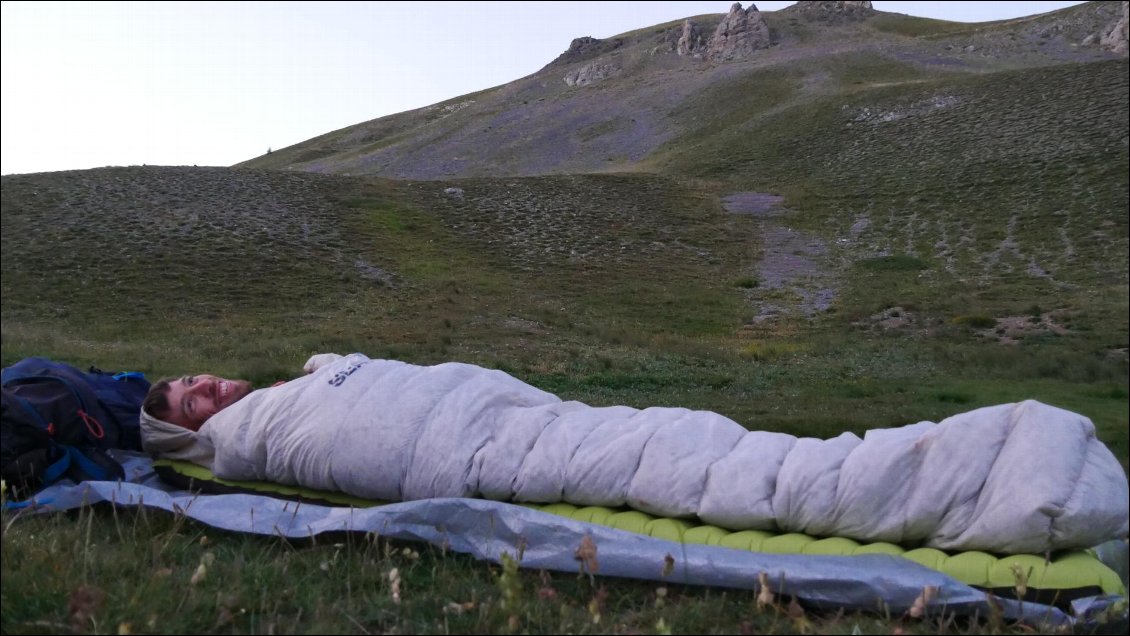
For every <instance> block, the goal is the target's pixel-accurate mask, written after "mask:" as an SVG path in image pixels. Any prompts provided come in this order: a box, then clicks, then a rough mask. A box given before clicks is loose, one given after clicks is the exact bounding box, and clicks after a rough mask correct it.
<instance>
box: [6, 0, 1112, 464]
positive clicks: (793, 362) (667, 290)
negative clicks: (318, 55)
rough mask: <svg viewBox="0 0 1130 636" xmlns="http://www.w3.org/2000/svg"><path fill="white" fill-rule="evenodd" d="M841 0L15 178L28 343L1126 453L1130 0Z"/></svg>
mask: <svg viewBox="0 0 1130 636" xmlns="http://www.w3.org/2000/svg"><path fill="white" fill-rule="evenodd" d="M820 6H823V5H808V6H805V7H798V8H794V9H789V10H784V11H779V12H775V13H765V14H764V16H763V18H764V20H765V23H766V25H767V28H766V29H763V30H761V31H757V30H756V29H753V30H752V31H751V32H754V33H758V32H760V33H762V34H768V36H767V39H765V40H763V41H761V42H760V44H758V43H756V42H754V44H753V45H751V46H752V47H753V48H752V49H751V51H752V52H751V53H750V54H749V56H748V57H746V58H740V59H730V60H726V61H721V60H718V59H711V57H710V56H711V55H737V53H735V51H738V50H739V49H740V47H738V48H731V49H725V50H722V49H718V50H713V49H710V48H709V46H708V45H707V44H706V42H707V40H706V39H705V38H699V39H695V38H694V37H688V38H684V37H683V35H688V34H689V35H690V36H693V35H694V34H695V33H698V34H700V35H701V34H703V33H711V32H713V31H714V28H715V27H714V25H716V24H717V23H718V22H719V21H720V20H722V19H724V18H723V16H720V15H713V16H699V17H696V18H694V19H693V22H694V24H695V25H697V27H696V26H694V25H690V26H688V24H687V23H685V22H681V21H680V22H677V23H671V24H666V25H658V26H656V27H651V28H646V29H641V30H639V31H634V32H631V33H627V34H623V35H622V36H618V37H616V38H611V39H609V40H604V41H598V40H592V39H583V38H582V39H578V40H577V41H575V42H574V45H573V46H572V47H570V49H569V50H568V51H566V53H565V54H563V55H562V56H561V57H560V58H558V59H557V60H554V61H552V62H550V63H549V64H547V66H546V67H545V68H544V69H542V70H541V71H539V72H538V73H536V74H535V75H533V76H531V77H528V78H523V79H521V80H518V81H516V82H514V83H512V84H508V85H506V86H502V87H498V88H496V89H492V90H490V91H485V92H483V93H480V94H476V95H469V96H464V97H461V98H457V99H454V100H450V101H449V102H445V103H443V104H438V105H436V106H433V107H430V108H426V109H421V110H418V111H413V112H410V113H402V114H400V115H395V116H393V117H387V118H382V119H379V120H374V121H372V122H367V123H364V124H359V125H357V126H354V127H350V128H347V129H344V130H342V131H336V132H332V133H328V134H326V135H323V136H322V137H319V138H317V139H314V140H311V141H310V142H306V143H304V144H299V145H298V146H295V147H292V148H287V149H282V150H279V151H276V152H274V153H272V154H271V155H269V156H267V157H262V158H259V159H256V160H253V161H250V162H247V163H246V164H243V165H241V166H239V167H235V168H230V169H228V168H172V167H168V168H159V167H129V168H106V169H99V170H88V171H75V172H59V173H43V174H32V175H9V176H5V177H3V181H2V205H3V216H2V227H0V230H2V248H3V268H2V270H3V271H2V274H3V276H2V282H0V292H2V299H3V304H2V314H3V321H4V330H3V358H4V360H3V362H4V363H5V364H8V363H11V362H12V361H14V360H16V359H18V358H20V357H23V356H25V355H33V354H36V355H53V356H55V357H60V358H64V359H71V360H75V361H76V362H79V363H91V364H98V365H100V366H106V367H115V366H116V367H129V368H140V369H141V370H143V371H147V372H149V373H154V374H167V373H180V372H183V371H184V370H185V369H186V368H192V369H203V368H207V369H211V370H215V371H217V372H221V373H226V374H231V375H246V376H251V377H253V378H255V379H257V380H259V381H264V382H265V381H269V380H272V379H277V378H278V377H286V376H288V375H289V374H290V373H291V372H292V369H293V368H294V366H295V365H296V364H298V363H300V362H301V360H302V359H304V358H305V356H306V355H308V354H309V352H311V351H314V350H338V351H345V350H350V351H352V350H360V351H365V352H367V353H371V354H374V355H381V356H389V357H398V358H403V359H408V360H413V361H419V362H437V361H441V360H450V359H457V360H464V361H468V362H476V363H479V364H484V365H487V366H492V367H497V368H503V369H507V370H510V371H512V372H514V373H515V374H517V375H519V376H520V377H522V378H523V379H526V380H528V381H531V382H534V383H535V384H538V385H539V386H542V387H544V388H547V389H549V390H553V391H556V392H559V393H561V394H562V395H563V396H565V397H569V398H574V399H581V400H585V401H589V402H592V403H600V404H613V403H626V404H633V405H637V406H646V405H650V404H669V405H681V406H690V407H699V408H709V409H712V410H717V411H720V412H723V413H725V414H727V415H729V416H731V417H733V418H734V419H736V420H738V421H740V422H743V423H745V424H747V425H749V426H756V427H760V428H771V429H778V430H788V431H792V432H796V433H802V434H806V435H830V434H835V433H837V432H839V431H841V430H844V429H851V430H857V431H858V430H863V429H865V428H870V427H875V426H889V425H897V424H902V423H906V422H910V421H916V420H919V419H937V418H940V417H944V416H946V415H948V414H950V413H954V412H958V411H964V410H968V409H970V408H973V407H975V406H977V405H981V404H990V403H995V402H1001V401H1011V400H1017V399H1024V398H1029V397H1035V398H1037V399H1043V400H1045V401H1048V402H1052V403H1055V404H1058V405H1062V406H1065V407H1067V408H1072V409H1075V410H1078V411H1081V412H1084V413H1087V414H1088V415H1090V416H1091V417H1093V418H1094V419H1095V420H1096V422H1098V423H1099V425H1100V428H1101V430H1102V435H1103V436H1104V439H1107V440H1108V441H1109V442H1110V443H1112V444H1113V445H1114V446H1115V448H1116V450H1117V452H1118V453H1119V454H1120V456H1121V457H1123V458H1125V457H1126V455H1127V453H1128V451H1127V446H1128V442H1127V429H1128V410H1130V408H1128V406H1127V400H1126V396H1127V389H1128V386H1130V385H1128V381H1127V375H1128V366H1130V365H1128V362H1127V359H1128V358H1127V346H1128V345H1127V341H1128V334H1130V325H1128V321H1130V318H1128V313H1130V312H1128V306H1130V302H1128V278H1130V274H1128V258H1127V253H1128V248H1130V245H1128V243H1130V228H1128V216H1130V213H1128V210H1127V205H1128V200H1130V195H1128V191H1130V186H1128V176H1127V175H1128V173H1130V159H1128V154H1130V153H1128V150H1127V139H1128V138H1130V131H1128V121H1130V106H1128V104H1130V95H1128V92H1130V91H1128V89H1127V86H1128V85H1130V80H1128V65H1127V61H1126V58H1125V56H1124V55H1121V54H1119V53H1111V52H1109V51H1107V50H1106V49H1103V48H1101V47H1100V46H1093V45H1091V44H1083V42H1084V41H1085V40H1087V39H1088V38H1090V37H1091V36H1092V35H1094V34H1096V33H1102V32H1103V31H1104V29H1106V28H1107V27H1108V26H1109V24H1110V23H1111V21H1112V20H1115V19H1116V18H1118V14H1117V13H1118V12H1117V9H1118V8H1119V6H1122V7H1123V8H1125V5H1124V4H1123V5H1118V4H1117V3H1115V4H1102V3H1099V4H1096V3H1091V4H1087V5H1081V6H1079V7H1074V8H1072V9H1068V10H1065V11H1061V12H1055V13H1052V14H1047V15H1044V16H1034V17H1031V18H1025V19H1021V20H1013V21H1006V22H999V23H991V24H985V25H964V24H955V23H945V22H938V21H934V20H923V19H918V18H910V17H907V16H899V15H894V14H882V13H879V12H872V11H869V10H865V11H855V12H849V13H847V14H838V13H836V12H834V11H832V12H827V11H824V10H823V9H820ZM814 7H815V8H814ZM814 11H815V13H813V12H814ZM738 17H739V18H742V19H746V18H748V19H755V18H757V16H752V17H751V16H750V14H746V15H745V16H744V18H743V17H742V16H738ZM730 18H731V16H727V17H726V18H725V19H730ZM757 19H760V18H757ZM695 29H697V31H696V30H695ZM680 42H681V44H680ZM680 47H683V48H685V49H687V51H688V53H689V54H688V55H679V50H680ZM695 47H705V48H695ZM757 47H760V48H757ZM712 50H713V51H714V52H711V51H712ZM719 50H720V51H722V52H718V51H719ZM696 55H698V57H696ZM585 69H589V70H588V71H585V72H583V73H582V72H581V71H584V70H585ZM582 76H583V77H582ZM563 78H570V81H571V82H572V85H569V84H567V83H566V82H565V81H564V79H563ZM581 80H583V81H581ZM472 149H474V150H475V152H476V153H478V154H471V150H472ZM374 175H378V176H374Z"/></svg>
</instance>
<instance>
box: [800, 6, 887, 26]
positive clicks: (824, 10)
mask: <svg viewBox="0 0 1130 636" xmlns="http://www.w3.org/2000/svg"><path fill="white" fill-rule="evenodd" d="M788 10H792V11H796V12H797V13H799V14H800V15H802V16H804V17H805V18H806V19H808V20H812V21H816V22H826V23H830V24H840V23H843V22H852V21H856V20H864V19H867V18H869V17H871V16H873V15H875V9H874V8H872V6H871V3H870V2H847V1H838V2H837V1H828V0H815V1H807V2H806V1H801V2H797V3H796V4H795V5H793V6H792V7H789V9H788Z"/></svg>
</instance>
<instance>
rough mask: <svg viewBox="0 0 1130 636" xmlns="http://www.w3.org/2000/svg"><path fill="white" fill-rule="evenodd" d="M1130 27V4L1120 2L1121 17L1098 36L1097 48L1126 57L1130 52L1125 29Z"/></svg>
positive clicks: (1125, 1)
mask: <svg viewBox="0 0 1130 636" xmlns="http://www.w3.org/2000/svg"><path fill="white" fill-rule="evenodd" d="M1128 26H1130V2H1127V0H1123V1H1122V17H1121V18H1120V19H1118V20H1116V21H1115V22H1114V23H1113V24H1111V25H1110V27H1109V28H1107V29H1104V30H1103V31H1104V33H1102V34H1101V35H1100V36H1099V46H1101V47H1103V48H1104V49H1109V50H1111V51H1114V52H1115V53H1121V54H1123V55H1126V54H1127V52H1128V51H1130V44H1128V43H1127V28H1128Z"/></svg>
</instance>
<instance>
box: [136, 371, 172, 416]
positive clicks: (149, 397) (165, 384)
mask: <svg viewBox="0 0 1130 636" xmlns="http://www.w3.org/2000/svg"><path fill="white" fill-rule="evenodd" d="M175 379H176V378H161V379H160V380H157V381H156V382H154V383H153V386H151V387H149V393H146V394H145V399H144V400H142V402H141V410H143V411H145V412H146V413H148V414H150V415H152V416H153V417H155V418H157V419H160V420H163V419H165V417H166V416H168V414H169V410H170V409H169V382H171V381H172V380H175Z"/></svg>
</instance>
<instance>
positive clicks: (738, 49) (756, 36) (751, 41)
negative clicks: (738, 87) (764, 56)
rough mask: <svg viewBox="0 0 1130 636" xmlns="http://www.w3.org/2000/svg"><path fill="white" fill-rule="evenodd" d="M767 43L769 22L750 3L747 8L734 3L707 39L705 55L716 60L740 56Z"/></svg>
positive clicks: (763, 47)
mask: <svg viewBox="0 0 1130 636" xmlns="http://www.w3.org/2000/svg"><path fill="white" fill-rule="evenodd" d="M684 30H685V27H684ZM770 43H771V42H770V38H769V25H768V24H766V23H765V18H763V17H762V16H761V12H760V11H758V10H757V5H755V4H753V3H750V5H749V8H748V9H745V10H743V9H742V4H741V3H740V2H735V3H734V5H733V6H732V7H730V13H728V14H727V15H726V17H724V18H722V21H721V22H719V23H718V28H717V29H715V30H714V35H712V36H711V37H710V41H709V42H707V44H706V57H707V58H708V59H710V60H713V61H718V62H724V61H727V60H735V59H742V58H746V57H749V56H750V55H751V54H753V53H754V52H755V51H757V50H759V49H767V48H769V45H770Z"/></svg>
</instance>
